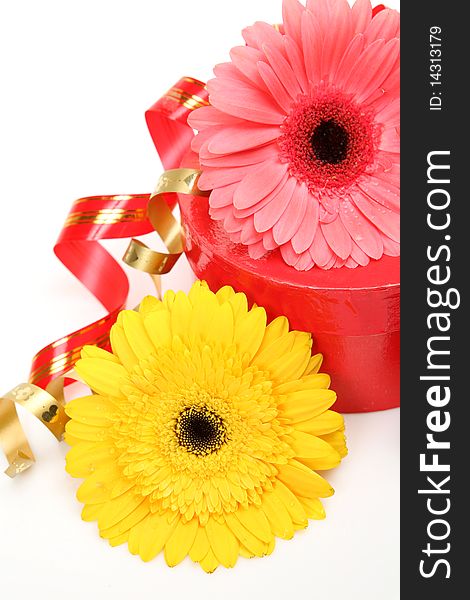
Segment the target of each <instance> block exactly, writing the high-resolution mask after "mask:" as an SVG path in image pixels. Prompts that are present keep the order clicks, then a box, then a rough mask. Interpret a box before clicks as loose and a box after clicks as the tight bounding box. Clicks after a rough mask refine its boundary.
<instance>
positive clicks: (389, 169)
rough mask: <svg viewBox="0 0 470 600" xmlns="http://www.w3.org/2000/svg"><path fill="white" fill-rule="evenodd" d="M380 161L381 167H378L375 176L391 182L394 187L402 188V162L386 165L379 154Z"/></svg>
mask: <svg viewBox="0 0 470 600" xmlns="http://www.w3.org/2000/svg"><path fill="white" fill-rule="evenodd" d="M378 162H379V164H380V168H378V169H377V170H376V171H375V173H374V176H375V177H377V179H381V180H382V181H386V182H390V183H391V184H392V185H393V186H394V187H396V188H398V190H399V189H400V163H391V164H387V166H386V167H383V166H382V161H381V158H380V156H379V158H378Z"/></svg>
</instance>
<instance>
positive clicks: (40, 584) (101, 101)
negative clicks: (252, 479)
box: [0, 0, 399, 600]
mask: <svg viewBox="0 0 470 600" xmlns="http://www.w3.org/2000/svg"><path fill="white" fill-rule="evenodd" d="M389 5H390V6H392V7H395V8H398V2H397V1H390V2H389ZM0 7H1V8H0V56H1V63H0V193H1V212H0V227H1V237H0V244H1V249H0V252H1V254H0V256H1V259H0V266H1V281H2V283H1V292H2V293H1V295H0V309H1V313H0V314H1V337H0V373H1V379H0V386H1V391H7V390H9V389H11V388H12V387H13V386H14V385H16V384H17V383H19V382H22V381H25V380H26V378H27V376H28V370H29V361H30V359H31V357H32V356H33V354H34V353H35V352H37V351H38V350H39V349H40V348H42V347H43V346H44V345H46V344H47V343H49V342H51V341H53V340H55V339H57V338H58V337H61V336H62V335H64V334H66V333H68V332H70V331H73V330H74V329H77V328H78V327H81V326H83V325H85V324H87V323H89V322H91V321H92V320H95V319H97V318H98V317H99V316H101V315H102V314H103V311H102V308H101V307H100V305H99V304H98V303H97V302H96V301H95V300H94V299H93V298H92V297H90V295H89V294H88V293H87V292H86V291H85V290H84V288H82V286H81V285H80V284H79V283H78V282H77V281H76V280H74V278H73V277H72V276H71V275H70V274H69V273H68V272H67V270H66V269H65V268H64V267H63V266H62V265H61V264H60V263H59V261H58V260H57V259H56V258H55V256H54V255H53V253H52V247H53V244H54V241H55V239H56V237H57V234H58V232H59V231H60V229H61V226H62V223H63V221H64V218H65V216H66V215H67V213H68V210H69V207H70V205H71V203H72V201H73V200H75V199H76V198H79V197H81V196H86V195H94V194H112V193H119V194H121V193H132V192H148V191H150V190H151V189H152V187H153V184H154V182H155V181H156V178H157V176H158V174H159V172H160V170H161V166H160V163H159V161H158V158H157V156H156V153H155V150H154V148H153V145H152V142H151V140H150V137H149V135H148V133H147V131H146V126H145V122H144V111H145V110H146V109H147V108H148V107H149V106H150V105H151V104H153V102H154V101H155V100H156V99H157V98H158V97H159V96H160V95H161V94H162V93H164V92H165V91H166V89H168V88H169V87H170V86H171V85H172V84H173V83H174V82H175V81H176V80H177V79H178V78H179V77H180V76H183V75H191V76H193V77H197V78H200V79H203V80H205V79H207V78H208V77H209V76H210V73H211V68H212V66H213V64H215V63H217V62H222V61H224V60H226V59H227V58H228V50H229V49H230V48H231V47H232V46H234V45H237V44H240V43H241V37H240V30H241V29H242V28H243V27H244V26H246V25H248V24H251V23H252V22H254V21H256V20H265V21H268V22H279V20H280V13H281V9H280V0H237V1H236V2H223V1H218V2H216V1H214V0H212V1H210V0H198V1H197V2H196V1H195V0H178V2H176V1H175V2H169V1H167V2H163V1H161V0H153V1H149V0H133V1H132V2H129V1H128V0H126V1H120V0H112V1H108V0H94V1H90V0H80V1H75V2H72V1H69V2H64V1H63V0H62V1H61V0H57V1H52V0H41V2H37V1H36V0H23V1H22V2H6V1H4V0H1V1H0ZM106 245H107V247H108V248H111V249H112V251H113V253H115V255H116V256H118V257H119V256H120V255H122V253H123V251H124V249H125V247H126V246H127V242H125V241H116V242H112V243H107V244H106ZM129 276H130V278H131V285H132V292H131V297H130V305H134V304H136V303H137V302H138V301H139V299H140V298H141V297H142V295H143V294H144V293H146V292H148V291H151V286H150V284H149V283H148V282H147V280H146V279H145V277H144V276H143V275H141V274H139V273H138V272H131V271H130V270H129ZM190 281H191V273H190V270H189V267H188V266H187V264H186V263H185V262H184V261H183V260H182V261H181V262H180V264H178V267H177V269H175V271H174V272H173V273H172V274H170V275H169V276H168V277H167V278H166V280H165V287H173V288H183V289H187V287H188V285H189V283H190ZM21 418H22V421H23V423H24V426H25V429H26V431H27V433H28V437H29V439H30V441H31V443H32V445H33V448H34V450H35V452H36V456H37V459H38V464H37V465H36V466H34V467H33V468H32V469H31V470H30V471H29V472H28V473H26V474H24V475H22V476H19V477H17V478H16V479H15V480H10V479H9V478H7V477H6V476H3V475H2V474H1V473H0V597H1V598H5V599H9V598H18V599H20V600H23V598H29V597H31V598H35V599H37V600H42V599H43V598H44V599H46V598H48V599H52V600H55V599H56V598H57V599H58V598H62V597H64V598H67V599H68V600H75V599H78V598H91V599H95V598H96V599H98V598H99V599H108V598H113V599H116V600H121V599H128V598H139V597H142V598H170V597H171V598H175V599H176V600H179V599H180V598H181V599H183V598H184V599H186V598H189V599H191V600H199V599H201V600H202V599H204V600H213V599H214V600H215V599H216V598H217V599H218V598H223V599H224V600H231V599H232V598H240V597H241V598H246V599H247V600H252V599H254V598H265V597H266V598H267V597H271V598H273V599H275V600H277V599H281V598H285V597H287V596H289V597H291V598H300V599H304V598H305V599H313V598H322V599H323V600H340V599H343V598H347V599H348V600H359V599H360V600H395V599H396V598H398V597H399V592H398V577H399V550H398V544H399V470H398V461H399V411H398V410H392V411H387V412H384V413H374V414H367V415H350V416H348V417H347V434H348V446H349V449H350V454H349V456H348V457H347V459H346V460H345V461H344V463H343V465H342V466H341V467H340V468H339V469H337V470H336V471H334V472H331V475H330V480H331V481H332V483H333V485H334V487H335V488H336V495H335V496H334V497H333V498H331V499H329V500H326V502H325V504H326V509H327V515H328V516H327V519H326V520H325V521H323V522H312V523H311V525H310V527H309V528H308V530H307V531H305V532H302V533H300V534H298V535H296V537H295V538H294V539H293V540H291V541H289V542H284V541H280V542H279V543H278V545H277V548H276V550H275V552H274V554H273V555H272V556H271V557H268V558H265V559H262V560H260V559H254V560H245V559H240V561H239V563H238V565H237V567H236V568H235V569H234V570H231V571H227V570H224V569H223V568H220V569H218V570H217V571H216V573H215V574H213V575H211V576H208V575H206V574H205V573H203V572H202V570H201V569H200V568H199V567H196V566H194V565H193V564H192V563H191V562H190V561H189V560H187V562H184V563H183V564H181V565H179V566H178V567H176V568H174V569H169V568H167V567H166V566H165V565H164V563H163V560H162V558H161V557H159V558H158V559H156V560H155V561H154V562H152V563H150V564H144V563H142V562H141V561H140V559H138V558H136V557H133V556H131V555H130V554H129V553H128V552H127V549H126V547H125V546H122V547H119V548H115V549H113V548H110V547H109V546H108V545H107V543H106V542H105V541H104V540H101V539H100V538H99V536H98V534H97V531H96V525H95V524H90V523H83V522H82V521H81V519H80V510H81V506H80V505H79V504H78V502H77V501H76V500H75V498H74V494H75V490H76V488H77V486H78V482H77V481H76V480H72V479H71V478H70V477H69V476H68V475H66V473H65V472H64V469H63V466H64V455H65V452H66V447H65V445H64V444H62V445H58V444H57V443H56V442H55V440H54V439H52V438H51V436H50V434H49V432H48V431H47V430H45V429H44V430H43V428H41V427H40V426H38V423H37V422H36V421H34V420H33V419H32V418H31V417H30V416H29V415H28V414H23V413H22V414H21ZM5 466H6V461H5V460H4V457H3V456H2V455H1V454H0V467H1V468H2V470H3V468H4V467H5Z"/></svg>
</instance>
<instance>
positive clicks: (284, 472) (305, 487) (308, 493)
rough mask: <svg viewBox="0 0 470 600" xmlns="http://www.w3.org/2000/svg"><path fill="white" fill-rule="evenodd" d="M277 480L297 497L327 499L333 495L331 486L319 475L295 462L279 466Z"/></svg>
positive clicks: (291, 461)
mask: <svg viewBox="0 0 470 600" xmlns="http://www.w3.org/2000/svg"><path fill="white" fill-rule="evenodd" d="M278 469H279V473H278V478H279V479H280V480H281V481H282V482H283V483H285V484H286V486H287V487H288V488H289V489H290V490H291V491H292V492H294V494H296V495H299V496H305V497H306V498H327V497H328V496H332V495H333V494H334V490H333V488H332V487H331V485H330V484H329V483H328V481H326V479H323V477H322V476H321V475H319V474H318V473H315V471H312V470H311V469H309V468H308V467H306V466H304V465H302V464H301V463H299V462H298V461H296V460H293V459H291V460H290V461H289V462H288V464H286V465H279V467H278Z"/></svg>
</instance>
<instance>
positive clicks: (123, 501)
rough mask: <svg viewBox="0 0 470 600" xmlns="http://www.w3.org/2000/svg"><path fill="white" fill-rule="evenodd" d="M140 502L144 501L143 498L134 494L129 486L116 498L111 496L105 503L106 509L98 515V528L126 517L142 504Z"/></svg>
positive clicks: (106, 526)
mask: <svg viewBox="0 0 470 600" xmlns="http://www.w3.org/2000/svg"><path fill="white" fill-rule="evenodd" d="M142 502H145V498H143V497H142V496H140V495H139V494H136V492H135V490H134V488H131V489H130V490H128V491H127V492H125V493H124V494H121V496H118V497H117V498H113V499H112V500H110V501H109V502H108V504H107V505H106V511H104V512H103V514H102V515H101V516H100V519H99V521H98V526H99V528H100V530H102V529H108V528H109V527H112V526H113V525H116V523H119V521H121V520H122V519H124V518H125V517H127V516H128V515H129V514H130V513H131V512H132V511H134V510H135V509H136V508H137V507H138V506H139V505H140V504H142Z"/></svg>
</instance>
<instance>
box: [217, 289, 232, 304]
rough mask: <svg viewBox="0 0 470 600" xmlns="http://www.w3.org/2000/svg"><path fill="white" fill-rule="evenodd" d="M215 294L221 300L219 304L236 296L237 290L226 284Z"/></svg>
mask: <svg viewBox="0 0 470 600" xmlns="http://www.w3.org/2000/svg"><path fill="white" fill-rule="evenodd" d="M215 295H216V298H217V300H218V301H219V304H223V303H224V302H227V301H228V300H229V299H230V298H232V297H233V296H235V290H234V289H233V287H232V286H230V285H224V287H221V288H220V290H218V291H217V292H216V294H215Z"/></svg>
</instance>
